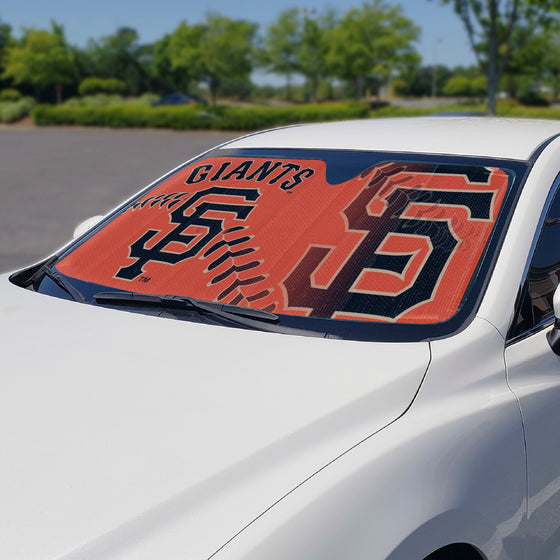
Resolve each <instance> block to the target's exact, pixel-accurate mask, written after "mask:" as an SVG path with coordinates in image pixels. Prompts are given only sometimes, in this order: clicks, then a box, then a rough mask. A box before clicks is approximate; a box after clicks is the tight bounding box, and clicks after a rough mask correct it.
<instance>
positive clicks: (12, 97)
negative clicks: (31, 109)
mask: <svg viewBox="0 0 560 560" xmlns="http://www.w3.org/2000/svg"><path fill="white" fill-rule="evenodd" d="M20 99H21V93H20V92H19V91H18V90H17V89H14V88H6V89H3V90H2V91H0V101H19V100H20Z"/></svg>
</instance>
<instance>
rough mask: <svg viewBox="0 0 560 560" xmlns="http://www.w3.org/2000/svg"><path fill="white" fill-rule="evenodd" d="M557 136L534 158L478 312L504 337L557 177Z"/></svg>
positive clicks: (559, 147)
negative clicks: (545, 207) (540, 221)
mask: <svg viewBox="0 0 560 560" xmlns="http://www.w3.org/2000/svg"><path fill="white" fill-rule="evenodd" d="M558 161H560V139H556V140H554V141H553V142H551V143H550V145H549V146H548V147H547V148H545V149H544V151H543V152H542V154H541V155H540V157H539V158H538V159H537V161H536V162H535V164H534V165H533V168H532V169H531V172H530V174H529V176H528V178H527V180H526V183H525V185H524V187H523V190H522V191H521V195H520V197H519V200H518V202H517V208H518V209H522V211H519V212H515V213H514V215H513V217H512V219H511V222H510V225H509V227H508V234H507V236H506V238H505V239H504V242H503V244H502V247H501V248H500V253H499V256H498V258H497V259H496V264H495V267H494V272H493V273H492V276H491V278H490V281H489V283H488V287H487V289H486V294H485V297H484V299H483V300H482V302H481V305H480V307H479V309H478V312H477V315H478V316H479V317H484V318H486V319H487V320H488V321H490V322H491V323H492V324H493V325H495V326H496V327H497V328H498V330H499V331H500V333H501V334H502V335H503V336H504V337H506V335H507V332H508V329H509V327H510V325H511V321H512V318H513V312H514V308H515V301H516V298H517V295H518V292H519V288H520V286H521V282H522V280H523V274H524V271H525V268H526V266H527V261H528V259H529V257H530V251H531V247H532V245H533V242H534V238H535V234H536V232H537V227H538V223H539V219H540V218H541V215H542V213H543V208H544V206H545V203H546V200H547V198H548V196H549V194H550V192H551V189H552V188H553V186H554V185H555V181H556V180H557V178H558V172H559V167H558Z"/></svg>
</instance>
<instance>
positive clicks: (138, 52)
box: [80, 27, 152, 95]
mask: <svg viewBox="0 0 560 560" xmlns="http://www.w3.org/2000/svg"><path fill="white" fill-rule="evenodd" d="M138 39H139V38H138V33H137V31H136V30H135V29H132V28H131V27H119V28H118V29H117V30H116V32H115V33H114V34H113V35H107V36H105V37H102V38H101V39H100V40H99V41H95V40H90V41H89V42H88V46H87V48H86V50H85V51H84V52H83V56H82V59H81V61H80V62H81V66H82V69H83V70H84V71H87V72H88V74H87V75H88V76H95V77H100V78H115V79H118V80H120V81H122V82H124V83H125V84H126V93H130V94H133V95H137V94H139V93H140V92H142V91H146V89H148V88H149V86H150V71H149V65H150V60H151V55H152V47H151V46H149V45H142V44H140V43H139V40H138ZM92 93H93V92H92ZM104 93H111V92H109V91H106V92H104ZM113 93H124V92H113Z"/></svg>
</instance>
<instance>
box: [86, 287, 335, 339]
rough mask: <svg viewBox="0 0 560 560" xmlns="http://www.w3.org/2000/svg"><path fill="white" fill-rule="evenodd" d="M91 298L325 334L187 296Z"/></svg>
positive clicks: (270, 315) (266, 314) (259, 327)
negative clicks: (193, 312) (295, 327)
mask: <svg viewBox="0 0 560 560" xmlns="http://www.w3.org/2000/svg"><path fill="white" fill-rule="evenodd" d="M93 298H94V299H95V301H96V302H97V303H99V304H104V305H115V306H127V307H139V308H144V309H145V308H156V309H161V310H162V311H165V310H171V311H173V310H178V311H195V312H197V313H199V314H201V315H209V316H210V317H212V318H218V319H223V320H225V321H229V322H232V323H235V324H236V325H240V326H242V327H245V328H249V329H254V330H261V331H267V332H277V333H290V334H301V335H306V336H318V337H324V336H325V334H324V333H313V332H309V331H304V330H301V329H294V328H292V327H284V326H281V325H279V324H278V322H279V321H280V317H279V316H278V315H276V314H274V313H271V312H270V311H265V310H263V309H251V308H250V307H242V306H239V305H230V304H227V303H216V302H212V301H203V300H199V299H195V298H190V297H186V296H174V295H153V294H141V293H138V292H99V293H97V294H94V296H93Z"/></svg>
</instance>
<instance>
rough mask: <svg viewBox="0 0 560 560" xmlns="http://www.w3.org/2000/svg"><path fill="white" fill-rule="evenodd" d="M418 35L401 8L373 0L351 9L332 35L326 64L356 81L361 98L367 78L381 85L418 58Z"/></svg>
mask: <svg viewBox="0 0 560 560" xmlns="http://www.w3.org/2000/svg"><path fill="white" fill-rule="evenodd" d="M418 35H419V30H418V28H417V27H415V26H414V25H413V23H412V22H411V21H410V20H409V19H407V18H406V17H405V16H404V15H403V13H402V8H401V7H400V6H398V5H397V6H390V5H388V4H386V3H385V2H384V1H383V0H371V1H370V2H369V3H364V4H363V5H362V7H361V8H353V9H351V10H349V11H348V12H347V13H346V15H345V16H344V17H343V18H342V20H341V21H340V23H339V25H338V26H337V27H336V28H335V29H333V30H332V31H331V32H329V34H328V37H327V41H328V44H329V51H328V54H327V61H328V64H329V67H330V69H331V71H332V73H333V74H334V75H335V76H337V77H339V78H341V79H343V80H353V81H355V82H356V95H357V97H358V98H361V97H363V94H364V88H365V83H366V79H370V80H373V83H374V84H375V86H378V84H380V83H384V82H386V81H387V80H388V79H389V77H390V76H391V73H392V72H393V71H394V70H395V69H398V68H401V67H404V66H406V65H407V64H410V62H411V61H412V60H418V59H419V56H418V55H417V53H416V52H415V51H414V49H413V47H412V42H413V41H416V40H417V38H418Z"/></svg>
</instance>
